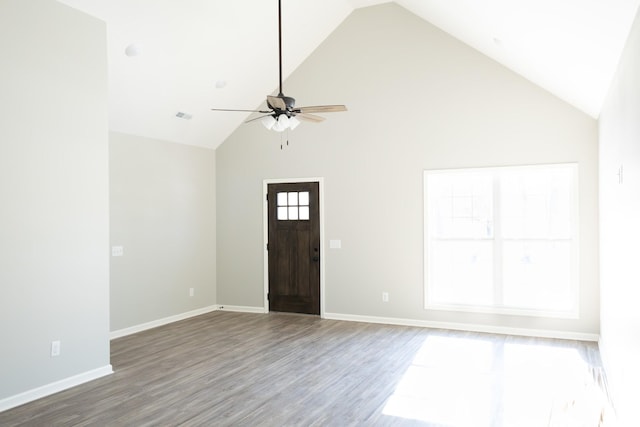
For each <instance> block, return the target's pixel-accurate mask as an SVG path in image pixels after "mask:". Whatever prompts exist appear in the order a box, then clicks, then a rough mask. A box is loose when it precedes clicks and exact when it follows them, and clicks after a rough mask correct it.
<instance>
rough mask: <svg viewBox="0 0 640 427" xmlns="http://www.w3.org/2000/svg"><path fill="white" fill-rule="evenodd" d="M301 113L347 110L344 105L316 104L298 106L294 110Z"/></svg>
mask: <svg viewBox="0 0 640 427" xmlns="http://www.w3.org/2000/svg"><path fill="white" fill-rule="evenodd" d="M295 111H296V112H297V111H300V112H301V113H337V112H340V111H347V107H346V106H345V105H316V106H314V107H300V108H296V110H295Z"/></svg>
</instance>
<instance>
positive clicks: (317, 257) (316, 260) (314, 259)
mask: <svg viewBox="0 0 640 427" xmlns="http://www.w3.org/2000/svg"><path fill="white" fill-rule="evenodd" d="M311 259H312V260H313V262H318V261H319V260H320V257H319V256H318V255H314V256H313V258H311Z"/></svg>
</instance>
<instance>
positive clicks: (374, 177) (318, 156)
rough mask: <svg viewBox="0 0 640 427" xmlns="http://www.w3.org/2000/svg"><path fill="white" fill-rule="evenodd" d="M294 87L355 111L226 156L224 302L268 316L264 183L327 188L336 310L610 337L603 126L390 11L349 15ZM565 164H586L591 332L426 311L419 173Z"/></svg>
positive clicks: (257, 136) (585, 296) (581, 322)
mask: <svg viewBox="0 0 640 427" xmlns="http://www.w3.org/2000/svg"><path fill="white" fill-rule="evenodd" d="M284 89H285V94H288V95H290V96H294V97H296V98H297V103H298V105H319V104H336V103H344V104H346V105H347V107H348V108H349V111H348V112H345V113H334V114H326V117H327V121H326V122H324V123H322V124H309V123H303V124H301V125H300V126H299V127H298V128H297V129H296V130H295V131H293V132H291V133H290V135H289V140H290V145H289V146H288V147H285V149H284V150H280V138H281V134H277V133H275V132H269V131H266V130H265V129H264V128H263V127H262V126H261V125H260V123H259V122H255V123H252V124H247V125H244V126H242V127H241V128H239V129H238V130H237V131H236V132H235V133H234V134H232V135H231V136H230V137H229V138H228V139H227V141H225V143H224V144H223V145H221V146H220V147H219V148H218V150H217V183H218V184H217V203H218V209H217V213H218V219H217V220H218V222H217V232H218V303H219V304H225V305H239V306H254V307H261V306H262V305H263V261H262V260H263V234H262V233H263V230H262V207H263V196H262V180H263V179H265V178H295V177H320V176H321V177H324V178H325V187H326V199H325V206H324V209H325V214H326V230H325V231H326V238H327V240H328V239H341V240H342V249H340V250H329V249H328V250H327V252H326V253H325V254H324V257H325V262H326V274H325V278H326V289H325V302H326V312H327V313H333V314H341V315H345V314H346V315H359V316H374V317H385V318H397V319H414V320H420V321H430V322H447V323H448V324H449V325H453V324H467V323H472V324H475V325H480V326H487V327H494V326H498V327H513V328H520V329H521V330H522V329H529V330H550V331H561V332H567V331H568V332H572V333H576V334H578V335H579V334H582V333H586V334H597V333H598V332H599V305H598V298H599V289H598V257H597V248H598V215H597V208H598V198H597V194H598V188H597V123H596V121H595V120H593V119H592V118H590V117H588V116H587V115H586V114H583V113H582V112H580V111H578V110H576V109H575V108H573V107H571V106H569V105H568V104H566V103H565V102H563V101H561V100H559V99H558V98H556V97H554V96H552V95H551V94H549V93H548V92H546V91H544V90H542V89H540V88H539V87H537V86H535V85H533V84H531V83H530V82H528V81H526V80H525V79H523V78H521V77H519V76H518V75H516V74H514V73H513V72H511V71H509V70H507V69H505V68H504V67H502V66H500V65H499V64H497V63H496V62H494V61H492V60H490V59H488V58H487V57H485V56H483V55H482V54H480V53H478V52H477V51H475V50H473V49H471V48H470V47H468V46H466V45H464V44H462V43H460V42H459V41H457V40H455V39H453V38H452V37H450V36H448V35H447V34H445V33H443V32H442V31H440V30H438V29H437V28H435V27H434V26H432V25H430V24H428V23H427V22H425V21H423V20H421V19H420V18H418V17H416V16H415V15H412V14H410V13H409V12H407V11H406V10H405V9H403V8H401V7H399V6H398V5H396V4H394V3H389V4H383V5H379V6H374V7H370V8H364V9H358V10H356V11H354V13H353V14H352V15H350V16H349V17H348V18H347V19H346V20H345V21H344V22H343V23H342V24H341V26H340V27H338V29H336V31H335V32H334V33H333V34H332V35H331V36H330V37H329V38H328V39H327V40H326V41H325V42H324V43H323V44H322V45H321V46H320V47H319V48H318V49H317V50H316V51H315V52H314V53H313V54H312V55H311V56H310V57H309V58H308V59H307V60H306V61H305V62H304V63H303V64H302V65H301V66H300V67H299V68H298V69H297V70H296V71H295V72H294V73H293V74H292V75H291V77H290V78H289V79H288V80H287V81H286V82H285V84H284ZM265 95H266V94H265ZM284 136H285V137H286V135H284ZM285 142H286V140H285ZM558 162H577V163H578V164H579V173H580V233H581V234H580V239H581V240H580V265H581V269H580V278H581V282H580V319H578V320H568V319H564V320H559V319H555V320H554V319H543V318H535V317H514V316H504V315H486V314H464V313H455V312H442V311H427V310H425V309H424V308H423V300H424V298H423V295H424V290H423V190H422V174H423V170H425V169H432V168H434V169H435V168H458V167H480V166H500V165H518V164H537V163H558ZM325 244H326V246H327V247H328V244H327V242H325ZM383 291H387V292H389V294H390V301H389V303H387V304H384V303H382V301H381V293H382V292H383Z"/></svg>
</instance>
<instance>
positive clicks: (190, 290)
mask: <svg viewBox="0 0 640 427" xmlns="http://www.w3.org/2000/svg"><path fill="white" fill-rule="evenodd" d="M193 295H194V291H193V288H189V296H190V297H192V296H193Z"/></svg>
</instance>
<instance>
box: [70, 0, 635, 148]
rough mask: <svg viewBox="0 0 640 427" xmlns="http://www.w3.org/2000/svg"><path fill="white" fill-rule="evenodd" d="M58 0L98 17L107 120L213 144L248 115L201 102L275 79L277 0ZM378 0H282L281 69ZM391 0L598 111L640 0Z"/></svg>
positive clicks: (239, 102)
mask: <svg viewBox="0 0 640 427" xmlns="http://www.w3.org/2000/svg"><path fill="white" fill-rule="evenodd" d="M59 1H60V2H62V3H65V4H67V5H69V6H72V7H75V8H77V9H80V10H82V11H84V12H86V13H88V14H90V15H93V16H96V17H98V18H100V19H102V20H104V21H106V23H107V38H108V56H109V58H108V59H109V122H110V123H109V125H110V128H111V129H112V130H114V131H118V132H124V133H129V134H133V135H141V136H147V137H151V138H157V139H162V140H167V141H173V142H179V143H184V144H190V145H198V146H204V147H209V148H216V147H217V146H218V145H219V144H221V143H222V142H223V141H224V140H225V138H226V137H227V136H228V135H229V134H231V133H232V132H233V131H234V129H235V128H236V127H237V126H239V125H240V124H241V123H242V122H243V121H244V120H245V119H246V117H247V115H246V114H243V113H221V112H212V111H210V108H213V107H215V108H239V109H253V108H256V107H258V106H259V105H260V104H261V103H263V101H264V99H265V97H266V95H267V94H270V93H272V92H274V90H275V89H276V88H277V85H278V63H277V58H278V56H277V55H278V50H277V48H278V46H277V42H278V39H277V2H276V0H242V1H237V0H236V1H229V0H227V1H221V0H180V1H176V0H59ZM385 2H386V1H384V0H295V1H293V0H282V3H283V4H282V9H283V10H282V18H283V68H284V75H285V78H286V76H287V75H288V74H290V73H291V72H292V71H293V70H294V69H295V68H296V67H297V66H298V65H299V64H300V63H301V62H302V61H303V60H304V59H305V58H306V57H307V56H308V55H309V54H311V52H313V50H314V49H315V48H316V47H317V46H318V45H319V44H320V43H321V42H322V41H323V40H324V39H325V38H326V37H327V36H328V35H329V34H330V33H331V32H332V31H333V30H334V29H335V28H336V27H337V26H338V25H339V24H340V23H341V22H342V21H343V20H344V19H345V18H346V17H347V16H348V15H349V14H350V13H351V12H352V11H353V10H354V9H356V8H360V7H367V6H371V5H375V4H379V3H385ZM396 3H398V4H399V5H401V6H403V7H405V8H406V9H408V10H410V11H411V12H413V13H415V14H416V15H418V16H420V17H422V18H423V19H425V20H427V21H429V22H431V23H432V24H434V25H436V26H438V27H440V28H441V29H443V30H444V31H446V32H448V33H449V34H451V35H453V36H454V37H456V38H458V39H460V40H462V41H463V42H465V43H467V44H468V45H470V46H472V47H474V48H476V49H478V50H479V51H481V52H483V53H484V54H486V55H487V56H489V57H491V58H493V59H495V60H496V61H498V62H500V63H502V64H503V65H505V66H506V67H508V68H510V69H512V70H514V71H515V72H517V73H519V74H521V75H522V76H524V77H526V78H527V79H529V80H531V81H532V82H534V83H536V84H538V85H539V86H541V87H543V88H545V89H547V90H548V91H550V92H552V93H553V94H555V95H556V96H558V97H560V98H562V99H564V100H565V101H567V102H569V103H571V104H573V105H574V106H576V107H577V108H579V109H581V110H582V111H584V112H586V113H587V114H589V115H591V116H593V117H597V116H598V115H599V113H600V108H601V106H602V103H603V100H604V97H605V95H606V92H607V90H608V87H609V84H610V82H611V79H612V77H613V73H614V72H615V69H616V67H617V63H618V59H619V57H620V54H621V52H622V49H623V47H624V43H625V41H626V38H627V35H628V33H629V30H630V28H631V24H632V23H633V19H634V17H635V14H636V11H637V9H638V5H639V4H640V0H447V1H442V0H396ZM418 42H419V41H418ZM131 43H138V44H140V45H141V46H142V52H141V55H139V56H136V57H129V56H126V55H125V48H126V47H127V46H128V45H130V44H131ZM219 80H224V81H226V83H227V84H226V87H224V88H216V82H217V81H219ZM285 93H286V91H285ZM299 101H303V103H304V104H306V105H313V104H314V100H311V99H309V100H307V99H305V100H299ZM178 111H182V112H186V113H189V114H192V115H193V118H192V119H191V120H184V119H179V118H177V117H176V116H175V115H176V113H177V112H178Z"/></svg>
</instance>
